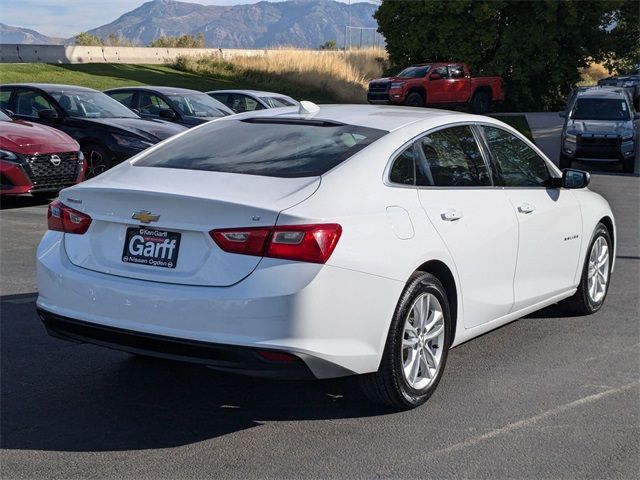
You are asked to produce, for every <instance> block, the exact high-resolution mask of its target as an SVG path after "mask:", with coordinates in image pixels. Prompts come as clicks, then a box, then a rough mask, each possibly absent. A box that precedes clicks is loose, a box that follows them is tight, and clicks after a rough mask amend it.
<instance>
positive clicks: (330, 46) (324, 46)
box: [319, 40, 338, 50]
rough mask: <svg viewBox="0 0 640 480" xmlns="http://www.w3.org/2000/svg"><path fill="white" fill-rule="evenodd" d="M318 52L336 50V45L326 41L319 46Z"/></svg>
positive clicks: (333, 42) (332, 41)
mask: <svg viewBox="0 0 640 480" xmlns="http://www.w3.org/2000/svg"><path fill="white" fill-rule="evenodd" d="M319 48H320V50H337V49H338V45H337V44H336V41H335V40H327V41H326V42H324V43H323V44H322V45H320V47H319Z"/></svg>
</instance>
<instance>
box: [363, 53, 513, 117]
mask: <svg viewBox="0 0 640 480" xmlns="http://www.w3.org/2000/svg"><path fill="white" fill-rule="evenodd" d="M367 100H368V101H369V103H391V104H398V105H409V106H413V107H424V106H425V105H433V106H445V105H446V106H449V105H462V104H464V105H467V106H469V107H470V108H471V110H472V111H473V112H474V113H480V114H482V113H485V112H487V111H488V110H489V108H490V107H491V102H499V101H502V100H504V90H503V88H502V78H501V77H472V76H471V74H470V73H469V68H468V67H467V66H466V65H465V64H464V63H427V64H423V65H413V66H411V67H408V68H405V69H404V70H402V71H401V72H400V73H398V74H397V75H396V76H395V77H388V78H378V79H375V80H372V81H371V82H370V83H369V92H368V94H367Z"/></svg>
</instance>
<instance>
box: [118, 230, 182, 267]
mask: <svg viewBox="0 0 640 480" xmlns="http://www.w3.org/2000/svg"><path fill="white" fill-rule="evenodd" d="M179 248H180V234H179V233H178V232H167V231H166V230H155V229H153V228H147V227H133V228H127V235H126V237H125V242H124V251H123V252H122V261H123V262H125V263H138V264H140V265H151V266H154V267H165V268H176V264H177V263H178V249H179Z"/></svg>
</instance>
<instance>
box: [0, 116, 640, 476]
mask: <svg viewBox="0 0 640 480" xmlns="http://www.w3.org/2000/svg"><path fill="white" fill-rule="evenodd" d="M533 126H534V125H533V122H532V127H533ZM549 129H550V130H549V131H547V130H545V131H542V128H540V129H538V128H536V129H534V138H535V137H536V135H537V138H536V140H537V141H539V143H540V144H541V146H542V148H543V149H545V151H547V152H548V153H549V155H551V156H552V158H557V155H556V156H555V157H554V156H553V152H550V151H549V150H548V149H551V148H555V147H554V146H553V145H556V143H557V144H559V141H557V137H555V135H556V134H555V133H554V132H556V131H557V125H556V124H555V123H554V124H552V125H551V126H549ZM554 129H555V130H554ZM543 135H544V136H546V137H545V138H546V140H545V139H542V136H543ZM543 143H544V145H543ZM586 168H591V166H586ZM593 170H594V171H593V175H592V186H591V188H592V189H593V190H595V191H597V192H599V193H601V194H603V195H604V196H605V197H606V198H607V199H608V200H609V202H610V203H611V206H612V208H613V211H614V213H615V215H616V220H617V225H618V251H617V258H616V269H615V272H614V274H613V277H612V283H611V288H610V291H609V296H608V298H607V301H606V303H605V306H604V307H603V309H602V310H601V311H600V312H598V313H597V314H595V315H592V316H588V317H569V316H566V315H564V314H563V312H562V311H561V310H559V309H558V308H557V307H550V308H548V309H545V310H543V311H541V312H537V313H535V314H532V315H530V316H528V317H527V318H524V319H521V320H519V321H517V322H514V323H511V324H509V325H507V326H505V327H503V328H500V329H498V330H496V331H493V332H491V333H489V334H487V335H484V336H482V337H480V338H478V339H475V340H473V341H471V342H469V343H466V344H464V345H462V346H460V347H458V348H456V349H454V350H452V352H451V354H450V356H449V360H448V364H447V370H446V372H445V375H444V377H443V379H442V382H441V383H440V386H439V387H438V390H437V391H436V393H435V394H434V396H433V397H432V398H431V400H429V402H428V403H427V404H426V405H425V406H423V407H421V408H418V409H416V410H413V411H409V412H402V413H397V412H393V411H390V410H387V409H384V408H380V407H376V406H373V405H371V404H369V403H368V402H367V401H366V400H365V399H364V398H363V397H362V395H361V394H360V393H359V392H358V390H357V389H354V388H353V386H352V385H351V383H350V382H349V381H348V380H338V381H326V382H275V381H265V380H258V379H252V378H244V377H236V376H232V375H225V374H221V373H217V372H213V371H209V370H207V369H204V368H200V367H196V366H190V365H184V364H178V363H172V362H165V361H155V360H143V359H140V358H135V357H133V356H131V355H128V354H126V353H120V352H115V351H110V350H106V349H101V348H98V347H94V346H89V345H78V344H72V343H66V342H62V341H59V340H54V339H52V338H49V337H48V336H47V335H46V333H45V331H44V328H43V327H42V325H41V323H40V320H39V319H38V317H37V316H36V314H35V310H34V301H35V296H36V289H35V266H34V251H35V247H36V245H37V243H38V241H39V239H40V237H41V235H42V233H43V232H44V230H45V229H46V206H45V205H44V204H42V203H38V202H35V201H32V200H30V199H27V198H21V199H16V200H6V199H2V210H1V211H0V240H1V245H0V270H1V279H0V294H1V317H0V355H1V357H0V360H1V362H0V382H1V383H0V386H1V400H0V402H1V403H0V407H1V409H0V415H1V418H0V422H1V423H0V444H1V447H2V453H1V458H0V459H1V462H0V474H1V476H2V478H62V477H64V478H154V479H156V478H204V477H213V478H380V477H381V478H389V477H392V478H415V477H420V478H452V477H466V478H536V479H537V478H598V479H601V478H637V475H638V471H640V419H639V413H640V412H639V410H640V378H639V377H640V321H639V318H638V312H639V307H640V305H639V296H640V295H639V293H638V286H639V285H640V245H639V238H640V226H639V216H638V206H639V201H640V179H638V178H636V177H631V176H624V175H617V174H611V173H608V172H606V171H604V170H603V169H602V168H594V169H593Z"/></svg>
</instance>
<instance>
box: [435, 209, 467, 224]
mask: <svg viewBox="0 0 640 480" xmlns="http://www.w3.org/2000/svg"><path fill="white" fill-rule="evenodd" d="M463 216H464V214H463V213H462V212H461V211H460V210H456V209H454V208H450V209H449V210H447V211H445V212H442V213H441V214H440V217H441V218H442V220H444V221H445V222H455V221H456V220H460V219H461V218H462V217H463Z"/></svg>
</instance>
